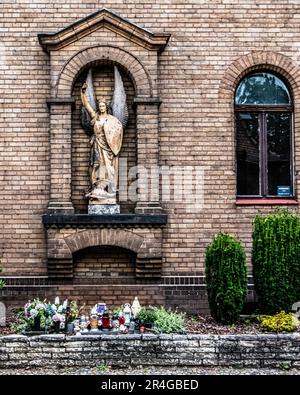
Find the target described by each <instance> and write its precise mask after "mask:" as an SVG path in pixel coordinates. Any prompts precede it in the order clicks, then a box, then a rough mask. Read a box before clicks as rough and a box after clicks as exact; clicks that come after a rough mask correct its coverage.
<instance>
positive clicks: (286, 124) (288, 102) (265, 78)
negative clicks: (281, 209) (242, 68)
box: [235, 72, 294, 198]
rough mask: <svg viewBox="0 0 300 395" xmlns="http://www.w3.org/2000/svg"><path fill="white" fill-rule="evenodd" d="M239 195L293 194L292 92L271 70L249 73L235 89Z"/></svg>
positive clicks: (277, 195)
mask: <svg viewBox="0 0 300 395" xmlns="http://www.w3.org/2000/svg"><path fill="white" fill-rule="evenodd" d="M235 122H236V157H237V195H238V196H239V197H261V198H267V197H281V198H282V197H283V196H285V197H291V196H293V195H294V191H293V163H292V162H293V161H292V157H293V149H292V145H293V142H292V125H293V107H292V99H291V95H290V92H289V90H288V88H287V86H286V84H285V83H284V82H283V80H282V79H280V78H279V77H278V76H276V75H274V74H271V73H269V72H256V73H253V74H250V75H247V76H246V77H244V78H243V79H242V81H241V82H240V83H239V85H238V87H237V89H236V93H235Z"/></svg>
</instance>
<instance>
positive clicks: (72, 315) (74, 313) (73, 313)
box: [66, 300, 79, 333]
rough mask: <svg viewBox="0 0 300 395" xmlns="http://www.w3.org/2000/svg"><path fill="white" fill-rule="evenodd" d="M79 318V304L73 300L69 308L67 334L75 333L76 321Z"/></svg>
mask: <svg viewBox="0 0 300 395" xmlns="http://www.w3.org/2000/svg"><path fill="white" fill-rule="evenodd" d="M78 317H79V308H78V305H77V302H76V301H75V300H72V301H71V302H70V305H69V306H68V309H67V314H66V320H67V328H66V329H67V333H73V332H74V328H75V325H74V321H75V320H76V319H77V318H78Z"/></svg>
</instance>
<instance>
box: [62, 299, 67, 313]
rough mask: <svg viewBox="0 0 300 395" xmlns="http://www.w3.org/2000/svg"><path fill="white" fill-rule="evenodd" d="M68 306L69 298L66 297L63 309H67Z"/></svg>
mask: <svg viewBox="0 0 300 395" xmlns="http://www.w3.org/2000/svg"><path fill="white" fill-rule="evenodd" d="M67 307H68V299H66V300H65V301H64V303H63V309H64V310H67Z"/></svg>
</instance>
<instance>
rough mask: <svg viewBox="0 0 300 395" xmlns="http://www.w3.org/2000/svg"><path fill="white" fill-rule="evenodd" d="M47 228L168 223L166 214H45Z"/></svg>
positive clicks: (160, 224)
mask: <svg viewBox="0 0 300 395" xmlns="http://www.w3.org/2000/svg"><path fill="white" fill-rule="evenodd" d="M42 219H43V224H44V226H45V227H46V228H66V227H70V228H76V229H79V228H114V227H115V228H152V227H162V226H164V225H166V224H167V220H168V216H167V215H166V214H114V215H93V214H44V215H43V217H42Z"/></svg>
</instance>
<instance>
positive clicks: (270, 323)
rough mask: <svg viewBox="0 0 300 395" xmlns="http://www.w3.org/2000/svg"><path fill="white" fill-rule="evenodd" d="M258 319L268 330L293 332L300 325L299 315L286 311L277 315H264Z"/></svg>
mask: <svg viewBox="0 0 300 395" xmlns="http://www.w3.org/2000/svg"><path fill="white" fill-rule="evenodd" d="M258 320H259V323H260V325H261V327H262V328H264V329H265V330H267V331H268V332H293V331H295V330H296V329H297V327H298V325H299V321H298V319H297V317H295V316H294V314H293V313H286V312H285V311H281V312H280V313H278V314H275V315H262V316H260V317H258Z"/></svg>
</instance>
